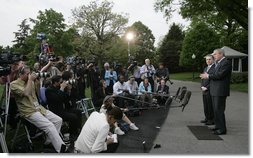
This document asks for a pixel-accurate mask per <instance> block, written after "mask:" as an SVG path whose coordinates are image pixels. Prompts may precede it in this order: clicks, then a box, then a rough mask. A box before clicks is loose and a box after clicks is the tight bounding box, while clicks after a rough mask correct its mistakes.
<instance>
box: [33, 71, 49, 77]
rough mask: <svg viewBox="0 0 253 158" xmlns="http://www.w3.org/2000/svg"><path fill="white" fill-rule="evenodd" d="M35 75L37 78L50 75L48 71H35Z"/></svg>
mask: <svg viewBox="0 0 253 158" xmlns="http://www.w3.org/2000/svg"><path fill="white" fill-rule="evenodd" d="M36 75H37V76H38V78H47V77H50V73H48V72H38V73H36Z"/></svg>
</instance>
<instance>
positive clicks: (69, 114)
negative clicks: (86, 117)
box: [56, 109, 82, 139]
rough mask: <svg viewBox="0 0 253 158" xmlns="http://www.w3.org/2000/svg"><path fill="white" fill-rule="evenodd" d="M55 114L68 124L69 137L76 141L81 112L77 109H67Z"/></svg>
mask: <svg viewBox="0 0 253 158" xmlns="http://www.w3.org/2000/svg"><path fill="white" fill-rule="evenodd" d="M56 114H57V115H58V116H60V117H61V118H62V119H63V121H66V122H68V124H69V134H70V137H71V138H73V139H76V137H77V136H78V134H79V130H80V129H81V124H82V113H81V111H80V110H77V109H67V110H66V111H62V112H60V113H56Z"/></svg>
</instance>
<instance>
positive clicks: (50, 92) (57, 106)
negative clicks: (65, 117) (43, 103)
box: [46, 86, 70, 114]
mask: <svg viewBox="0 0 253 158" xmlns="http://www.w3.org/2000/svg"><path fill="white" fill-rule="evenodd" d="M46 98H47V103H48V107H49V109H50V111H52V112H53V113H55V114H60V113H61V112H63V111H65V109H69V108H70V103H69V101H70V97H69V96H68V95H67V94H66V93H65V92H62V91H60V90H59V89H57V88H55V87H53V86H51V87H48V88H47V89H46Z"/></svg>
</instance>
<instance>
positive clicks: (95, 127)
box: [75, 111, 110, 153]
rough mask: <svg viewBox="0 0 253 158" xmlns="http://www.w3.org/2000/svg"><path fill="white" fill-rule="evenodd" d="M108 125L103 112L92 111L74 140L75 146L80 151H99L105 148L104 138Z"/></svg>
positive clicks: (106, 134) (107, 132) (107, 131)
mask: <svg viewBox="0 0 253 158" xmlns="http://www.w3.org/2000/svg"><path fill="white" fill-rule="evenodd" d="M109 129H110V126H109V124H108V122H107V119H106V115H105V114H104V113H98V112H96V111H95V112H93V113H92V114H91V115H90V117H89V118H88V120H87V121H86V122H85V124H84V126H83V128H82V131H81V133H80V135H79V136H78V138H77V140H76V142H75V148H76V149H77V150H79V151H81V152H82V153H99V152H101V151H104V150H107V144H106V142H105V141H106V138H107V136H108V134H109Z"/></svg>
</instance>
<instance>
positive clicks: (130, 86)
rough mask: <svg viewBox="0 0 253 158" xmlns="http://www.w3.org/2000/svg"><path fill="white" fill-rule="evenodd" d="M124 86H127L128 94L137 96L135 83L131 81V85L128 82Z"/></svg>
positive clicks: (137, 89)
mask: <svg viewBox="0 0 253 158" xmlns="http://www.w3.org/2000/svg"><path fill="white" fill-rule="evenodd" d="M126 85H127V87H128V89H130V91H129V93H130V94H138V91H139V87H138V83H137V82H136V81H133V83H130V81H127V82H126Z"/></svg>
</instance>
